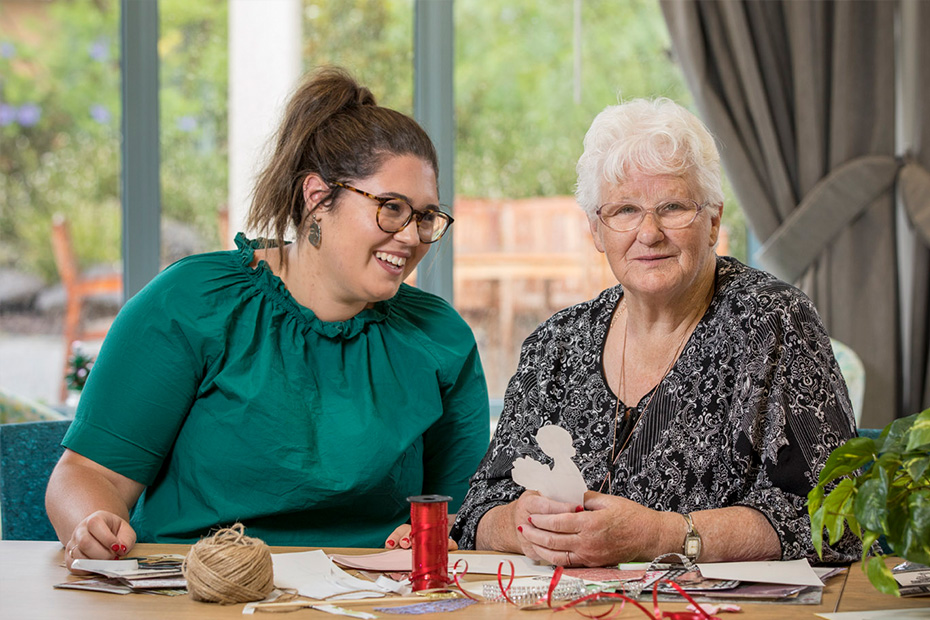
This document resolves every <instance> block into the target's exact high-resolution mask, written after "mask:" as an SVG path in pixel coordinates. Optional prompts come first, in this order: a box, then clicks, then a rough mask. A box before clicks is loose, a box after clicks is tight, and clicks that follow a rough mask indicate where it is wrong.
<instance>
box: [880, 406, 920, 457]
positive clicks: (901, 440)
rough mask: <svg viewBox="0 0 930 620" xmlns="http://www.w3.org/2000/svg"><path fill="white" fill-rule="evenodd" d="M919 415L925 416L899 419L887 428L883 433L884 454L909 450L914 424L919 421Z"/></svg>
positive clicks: (910, 416) (915, 415)
mask: <svg viewBox="0 0 930 620" xmlns="http://www.w3.org/2000/svg"><path fill="white" fill-rule="evenodd" d="M918 415H923V414H914V415H909V416H907V417H905V418H898V419H897V420H895V421H894V422H892V423H891V424H889V425H888V426H886V427H885V430H883V431H882V435H883V436H885V443H884V444H883V445H882V451H883V452H904V451H906V450H907V444H908V437H909V434H910V430H911V427H912V426H913V425H914V422H916V421H917V416H918ZM886 433H887V435H886Z"/></svg>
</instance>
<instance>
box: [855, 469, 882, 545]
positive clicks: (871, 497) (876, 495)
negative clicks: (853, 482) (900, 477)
mask: <svg viewBox="0 0 930 620" xmlns="http://www.w3.org/2000/svg"><path fill="white" fill-rule="evenodd" d="M878 471H879V475H878V476H876V477H873V478H870V479H869V480H866V481H865V482H864V483H862V486H860V487H859V491H858V493H856V500H855V503H854V505H853V509H854V512H855V514H856V519H858V520H859V523H861V524H862V526H863V527H865V528H866V529H868V530H872V531H876V532H882V533H886V532H887V531H888V486H889V482H888V474H887V473H886V472H885V470H884V469H879V470H878Z"/></svg>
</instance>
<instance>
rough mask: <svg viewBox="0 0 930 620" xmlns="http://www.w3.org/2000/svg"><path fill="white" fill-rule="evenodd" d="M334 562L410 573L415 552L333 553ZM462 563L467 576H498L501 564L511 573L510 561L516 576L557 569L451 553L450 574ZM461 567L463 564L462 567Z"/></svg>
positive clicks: (519, 557) (523, 558) (494, 556)
mask: <svg viewBox="0 0 930 620" xmlns="http://www.w3.org/2000/svg"><path fill="white" fill-rule="evenodd" d="M330 557H331V558H332V560H333V561H334V562H337V563H338V564H340V565H342V566H345V567H347V568H357V569H359V570H372V571H380V572H400V571H408V572H409V571H410V570H411V568H412V567H413V551H412V550H410V549H393V550H391V551H382V552H379V553H368V554H365V555H343V554H335V553H334V554H333V555H331V556H330ZM459 560H465V562H468V573H469V574H471V575H496V574H497V571H498V568H499V567H500V565H501V562H503V563H504V567H503V569H502V573H503V574H504V575H509V574H510V566H508V564H507V560H510V561H511V562H513V568H514V576H515V577H533V576H536V575H544V576H549V575H552V571H553V570H554V569H553V568H552V567H551V566H549V565H548V564H536V563H535V562H533V561H532V560H531V559H529V558H528V557H526V556H525V555H516V554H509V555H508V554H490V553H450V554H449V572H450V573H451V572H452V569H453V567H454V566H455V563H456V562H457V561H459ZM460 568H461V565H460Z"/></svg>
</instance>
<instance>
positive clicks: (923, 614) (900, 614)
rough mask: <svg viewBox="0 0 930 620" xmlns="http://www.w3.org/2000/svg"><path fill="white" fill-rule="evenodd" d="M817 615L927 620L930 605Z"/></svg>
mask: <svg viewBox="0 0 930 620" xmlns="http://www.w3.org/2000/svg"><path fill="white" fill-rule="evenodd" d="M815 615H816V616H818V617H819V618H826V620H927V618H930V607H916V608H914V609H880V610H876V611H840V612H837V613H827V614H825V613H820V614H815Z"/></svg>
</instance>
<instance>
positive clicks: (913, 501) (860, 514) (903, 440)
mask: <svg viewBox="0 0 930 620" xmlns="http://www.w3.org/2000/svg"><path fill="white" fill-rule="evenodd" d="M840 478H842V479H841V480H840V481H839V482H838V483H836V484H835V485H832V484H831V483H833V482H834V481H835V480H837V479H840ZM828 486H832V490H830V492H829V493H826V489H827V487H828ZM807 499H808V511H809V513H810V519H811V539H812V541H813V543H814V548H815V549H816V550H817V553H818V554H821V552H822V548H823V530H824V528H826V530H827V532H828V533H829V540H830V542H831V543H835V542H836V541H838V540H839V539H840V537H841V536H842V535H843V532H844V531H845V527H846V525H848V526H849V529H850V530H852V532H853V533H854V534H855V535H856V536H858V537H859V539H860V540H862V567H863V570H865V571H866V573H867V574H868V577H869V581H871V582H872V585H874V586H875V587H876V588H877V589H878V590H880V591H881V592H885V593H887V594H895V595H898V584H897V582H896V581H895V579H894V577H893V576H892V574H891V570H889V569H888V567H887V566H885V562H884V559H883V557H882V556H881V555H872V557H869V555H870V554H871V550H872V545H873V544H874V543H875V542H876V541H878V539H879V538H880V537H881V536H884V539H885V543H886V544H887V545H888V547H890V549H891V551H892V553H893V554H894V555H898V556H900V557H902V558H904V559H906V560H909V561H911V562H917V563H920V564H927V565H930V409H927V410H926V411H923V412H921V413H917V414H914V415H911V416H908V417H906V418H900V419H898V420H895V421H894V422H892V423H891V424H889V425H888V426H886V427H885V428H884V430H882V433H881V435H880V436H879V437H878V439H872V438H870V437H855V438H853V439H850V440H849V441H847V442H846V443H845V444H843V445H842V446H839V447H838V448H836V449H835V450H834V451H833V452H832V453H831V454H830V457H829V458H828V459H827V462H826V464H825V465H824V467H823V470H822V471H821V472H820V479H819V482H818V484H817V486H815V487H814V488H813V489H811V492H810V493H809V494H808V496H807ZM821 557H822V555H821Z"/></svg>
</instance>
